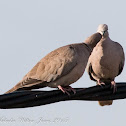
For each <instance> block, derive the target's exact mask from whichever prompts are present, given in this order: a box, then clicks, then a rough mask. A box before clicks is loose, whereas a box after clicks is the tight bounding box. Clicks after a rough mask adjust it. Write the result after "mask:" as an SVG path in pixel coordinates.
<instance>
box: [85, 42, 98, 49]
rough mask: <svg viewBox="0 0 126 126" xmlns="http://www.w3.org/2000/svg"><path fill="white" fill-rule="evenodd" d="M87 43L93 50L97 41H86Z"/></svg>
mask: <svg viewBox="0 0 126 126" xmlns="http://www.w3.org/2000/svg"><path fill="white" fill-rule="evenodd" d="M85 44H86V45H87V46H88V47H89V48H91V50H93V48H94V47H95V46H96V44H97V43H92V42H90V41H88V42H85Z"/></svg>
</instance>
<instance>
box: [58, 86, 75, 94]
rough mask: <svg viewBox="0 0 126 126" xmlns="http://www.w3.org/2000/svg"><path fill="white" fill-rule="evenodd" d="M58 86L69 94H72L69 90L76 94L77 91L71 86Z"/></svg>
mask: <svg viewBox="0 0 126 126" xmlns="http://www.w3.org/2000/svg"><path fill="white" fill-rule="evenodd" d="M58 88H59V89H60V90H61V91H62V92H63V93H64V94H65V93H66V94H67V95H69V96H70V93H69V92H71V91H72V92H73V93H74V94H75V93H76V91H75V90H74V89H73V88H72V87H71V86H65V87H62V86H61V85H59V86H58Z"/></svg>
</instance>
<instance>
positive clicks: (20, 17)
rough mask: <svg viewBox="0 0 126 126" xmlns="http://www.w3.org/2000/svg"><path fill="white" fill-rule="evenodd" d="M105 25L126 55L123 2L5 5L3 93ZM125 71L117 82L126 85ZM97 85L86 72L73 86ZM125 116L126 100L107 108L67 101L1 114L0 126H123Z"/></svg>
mask: <svg viewBox="0 0 126 126" xmlns="http://www.w3.org/2000/svg"><path fill="white" fill-rule="evenodd" d="M103 23H106V24H107V25H108V26H109V33H110V38H111V39H113V40H115V41H118V42H119V43H120V44H121V45H122V46H123V48H124V51H125V52H126V43H125V42H126V25H125V23H126V1H125V0H119V1H115V0H104V1H103V0H94V1H93V0H1V1H0V77H1V80H0V81H1V82H0V83H1V86H0V87H1V88H0V92H1V93H0V94H2V93H4V92H6V91H7V90H8V89H10V88H11V87H13V86H14V85H15V84H16V83H17V82H18V81H20V80H21V79H22V77H23V76H24V75H25V74H26V73H27V72H28V71H29V70H30V69H31V68H32V67H33V66H34V65H35V64H36V63H37V62H38V61H39V60H40V59H41V58H42V57H44V56H45V55H46V54H48V53H49V52H50V51H52V50H54V49H56V48H58V47H61V46H64V45H67V44H70V43H79V42H83V41H84V40H85V39H86V38H87V37H88V36H90V35H91V34H93V33H95V32H96V30H97V27H98V25H99V24H103ZM117 51H118V50H117ZM125 70H126V67H125V68H124V70H123V72H122V74H121V75H120V76H118V77H117V78H116V81H117V82H121V81H123V82H125V81H126V79H125V78H126V71H125ZM93 85H95V82H93V81H91V80H90V79H89V77H88V75H87V73H86V72H85V73H84V75H83V77H82V78H81V79H80V80H79V81H77V82H76V83H74V84H73V85H72V87H78V88H79V87H89V86H93ZM125 115H126V100H118V101H114V103H113V105H112V106H106V107H100V106H99V105H98V103H97V102H87V101H67V102H59V103H54V104H50V105H45V106H38V107H32V108H23V109H10V110H9V109H8V110H0V125H2V126H10V125H13V126H22V125H23V126H28V125H29V126H42V125H43V126H77V125H78V126H119V125H120V126H125V125H126V116H125ZM57 119H59V120H57ZM7 120H8V121H7ZM31 120H32V121H31ZM65 120H66V121H65Z"/></svg>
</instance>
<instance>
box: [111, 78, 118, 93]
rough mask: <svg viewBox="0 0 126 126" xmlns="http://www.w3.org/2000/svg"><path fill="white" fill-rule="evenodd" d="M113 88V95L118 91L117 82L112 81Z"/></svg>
mask: <svg viewBox="0 0 126 126" xmlns="http://www.w3.org/2000/svg"><path fill="white" fill-rule="evenodd" d="M111 88H113V93H115V92H116V91H117V86H116V83H115V81H111Z"/></svg>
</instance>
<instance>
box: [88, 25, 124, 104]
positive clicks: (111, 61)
mask: <svg viewBox="0 0 126 126" xmlns="http://www.w3.org/2000/svg"><path fill="white" fill-rule="evenodd" d="M97 32H99V33H101V34H102V39H101V40H100V42H99V43H98V44H97V45H96V46H95V47H94V49H93V51H92V54H91V55H90V57H89V60H88V64H87V69H88V74H89V76H90V78H91V80H94V81H97V84H98V85H101V84H105V83H111V86H112V87H113V91H114V92H115V91H116V83H115V81H114V79H115V77H116V76H118V75H119V74H120V73H121V72H122V70H123V66H124V60H125V56H124V52H123V48H122V46H121V45H120V44H119V43H117V42H114V41H112V40H111V39H110V38H109V33H108V26H107V25H106V24H101V25H99V27H98V31H97ZM112 102H113V101H111V100H109V101H99V104H100V105H101V106H104V105H111V104H112Z"/></svg>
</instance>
